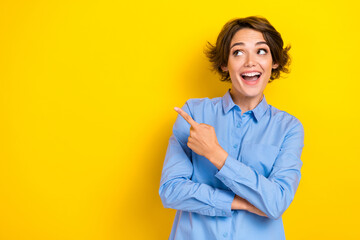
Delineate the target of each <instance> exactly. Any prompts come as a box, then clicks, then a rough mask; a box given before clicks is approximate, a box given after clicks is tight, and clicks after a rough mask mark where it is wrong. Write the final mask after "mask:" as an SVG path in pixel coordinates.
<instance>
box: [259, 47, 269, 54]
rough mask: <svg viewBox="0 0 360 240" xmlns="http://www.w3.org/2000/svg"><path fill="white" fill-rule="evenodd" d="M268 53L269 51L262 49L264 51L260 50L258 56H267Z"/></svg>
mask: <svg viewBox="0 0 360 240" xmlns="http://www.w3.org/2000/svg"><path fill="white" fill-rule="evenodd" d="M267 52H268V51H267V50H266V49H264V48H262V49H259V51H258V54H260V55H265V54H266V53H267Z"/></svg>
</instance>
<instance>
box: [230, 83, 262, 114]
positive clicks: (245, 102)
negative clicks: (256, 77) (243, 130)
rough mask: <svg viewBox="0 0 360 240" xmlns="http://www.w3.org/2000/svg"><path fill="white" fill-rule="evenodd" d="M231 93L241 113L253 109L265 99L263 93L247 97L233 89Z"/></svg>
mask: <svg viewBox="0 0 360 240" xmlns="http://www.w3.org/2000/svg"><path fill="white" fill-rule="evenodd" d="M230 95H231V98H232V100H233V101H234V103H235V104H236V105H238V106H239V107H240V109H241V114H243V113H244V112H247V111H250V110H253V109H254V108H255V107H256V106H257V105H258V104H259V103H260V102H261V100H262V99H263V94H261V95H260V96H257V97H247V96H243V95H241V94H237V93H235V92H234V91H233V89H231V90H230Z"/></svg>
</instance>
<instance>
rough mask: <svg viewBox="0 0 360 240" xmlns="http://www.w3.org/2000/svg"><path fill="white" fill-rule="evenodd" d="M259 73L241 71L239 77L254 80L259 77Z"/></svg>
mask: <svg viewBox="0 0 360 240" xmlns="http://www.w3.org/2000/svg"><path fill="white" fill-rule="evenodd" d="M260 76H261V73H260V72H251V73H243V74H241V77H242V79H243V80H245V81H252V82H254V81H256V80H258V79H259V78H260Z"/></svg>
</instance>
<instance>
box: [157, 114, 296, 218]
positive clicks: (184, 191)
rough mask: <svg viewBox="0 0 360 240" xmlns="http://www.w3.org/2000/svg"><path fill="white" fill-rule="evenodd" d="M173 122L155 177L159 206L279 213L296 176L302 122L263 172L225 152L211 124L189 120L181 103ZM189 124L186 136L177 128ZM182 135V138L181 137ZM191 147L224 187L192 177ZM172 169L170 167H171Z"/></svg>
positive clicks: (276, 215)
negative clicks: (158, 181) (159, 171)
mask: <svg viewBox="0 0 360 240" xmlns="http://www.w3.org/2000/svg"><path fill="white" fill-rule="evenodd" d="M176 111H177V112H178V113H179V114H180V115H181V116H182V118H183V119H182V118H178V120H177V122H176V123H175V125H174V134H173V136H172V137H171V138H170V144H169V148H168V153H167V155H166V157H165V163H164V168H163V173H162V178H161V186H160V190H159V193H160V196H161V199H162V201H163V204H164V206H165V207H169V208H174V209H180V210H186V211H192V212H197V213H200V214H203V215H209V216H231V210H246V211H249V212H252V213H255V214H257V215H260V216H268V217H269V218H272V219H277V218H279V217H280V216H281V215H282V213H283V212H284V211H285V210H286V208H287V207H288V206H289V204H290V202H291V201H292V199H293V196H294V194H295V191H296V188H297V186H298V183H299V180H300V167H301V161H299V160H300V159H299V157H300V154H301V149H302V146H301V145H302V140H303V139H302V137H303V132H302V126H301V124H297V125H296V126H295V127H294V128H293V129H292V130H291V131H289V133H288V137H287V139H286V140H285V141H284V143H283V145H282V148H281V150H280V154H279V156H278V159H277V161H276V163H275V165H274V167H273V171H272V172H271V174H270V176H269V177H268V178H266V177H264V176H263V175H261V174H259V173H257V172H256V171H255V170H253V169H251V168H250V167H248V166H246V165H244V164H243V163H241V162H239V161H236V159H234V158H232V157H231V156H228V154H227V153H226V151H224V149H222V148H221V146H220V145H219V143H218V141H217V138H216V134H215V130H214V128H213V127H212V126H210V125H206V124H202V123H201V124H199V123H197V122H195V121H194V120H193V119H192V118H191V117H190V116H189V115H188V114H187V113H186V112H184V111H183V110H181V109H176ZM184 119H185V120H186V122H187V123H188V124H190V136H189V133H187V134H186V132H184V131H183V130H181V129H183V128H184V127H185V124H186V122H185V121H184ZM186 138H188V139H187V141H186ZM191 150H192V151H193V152H195V153H197V154H198V155H201V156H204V157H205V158H207V159H208V160H209V161H210V162H211V163H212V164H213V165H214V166H215V167H217V168H218V169H219V172H218V173H217V174H216V175H215V176H216V177H217V178H219V180H221V181H222V182H223V183H224V184H225V185H226V186H228V187H229V189H230V190H229V191H227V190H222V189H216V188H213V187H211V186H209V185H206V184H200V183H195V182H192V181H191V180H190V179H191V176H192V172H193V166H192V163H191V161H190V155H191ZM174 169H176V171H174Z"/></svg>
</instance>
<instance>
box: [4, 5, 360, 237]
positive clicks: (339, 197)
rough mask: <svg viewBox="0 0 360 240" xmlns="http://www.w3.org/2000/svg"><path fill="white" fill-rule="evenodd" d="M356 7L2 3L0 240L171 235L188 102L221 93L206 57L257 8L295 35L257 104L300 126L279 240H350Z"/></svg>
mask: <svg viewBox="0 0 360 240" xmlns="http://www.w3.org/2000/svg"><path fill="white" fill-rule="evenodd" d="M359 10H360V9H359V5H358V3H356V1H351V0H343V1H314V0H313V1H308V0H305V1H296V2H295V1H264V0H259V1H226V0H225V1H187V0H185V1H111V0H102V1H100V0H99V1H84V0H78V1H74V0H71V1H70V0H64V1H36V0H33V1H24V0H23V1H16V0H14V1H10V0H9V1H4V0H3V1H1V2H0V239H1V240H20V239H21V240H23V239H24V240H28V239H29V240H30V239H34V240H35V239H36V240H49V239H50V240H115V239H167V237H168V235H169V233H170V229H171V225H172V222H173V218H174V214H175V210H172V209H165V208H163V206H162V204H161V201H160V197H159V195H158V188H159V181H160V175H161V169H162V165H163V160H164V156H165V152H166V148H167V143H168V139H169V137H170V135H171V130H172V125H173V123H174V121H175V118H176V112H175V111H174V110H173V107H175V106H182V105H183V104H184V103H185V101H186V100H187V99H189V98H195V97H196V98H198V97H218V96H223V94H224V93H225V92H226V90H227V89H228V88H229V85H228V84H225V83H222V82H220V81H219V80H218V79H219V77H218V76H217V75H216V74H215V73H213V72H211V71H210V64H209V63H208V61H207V59H206V57H205V56H204V54H203V50H204V47H205V45H206V42H207V41H210V42H212V43H214V41H215V40H216V36H217V34H218V33H219V31H220V29H221V27H222V26H223V24H225V22H226V21H228V20H229V19H232V18H235V17H246V16H250V15H258V16H263V17H266V18H267V19H268V20H269V21H270V22H271V23H272V24H273V25H274V26H275V27H276V28H277V30H279V31H280V32H281V34H282V36H283V39H284V41H285V43H286V44H291V46H292V49H291V51H290V53H291V56H292V58H293V62H292V65H291V70H292V72H291V74H289V75H287V76H286V78H283V79H279V80H276V81H274V82H273V83H271V84H269V85H268V87H267V89H266V92H265V95H266V98H267V101H268V103H269V104H271V105H273V106H275V107H277V108H279V109H282V110H285V111H287V112H289V113H291V114H293V115H295V116H296V117H297V118H299V119H300V120H301V122H302V123H303V125H304V127H305V148H304V151H303V156H302V160H303V163H304V165H303V168H302V180H301V182H300V186H299V188H298V191H297V193H296V196H295V199H294V201H293V203H292V204H291V205H290V207H289V209H288V210H287V211H286V212H285V213H284V215H283V221H284V226H285V232H286V236H287V239H360V231H359V229H358V225H359V221H358V216H359V215H360V209H359V206H358V204H359V190H360V189H359V184H360V180H359V167H360V150H359V149H360V147H359V143H360V141H359V134H360V127H359V123H360V114H359V110H360V107H359V104H360V101H359V87H360V78H359V53H360V48H359V36H360V35H359V24H360V17H359V14H358V11H359Z"/></svg>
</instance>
